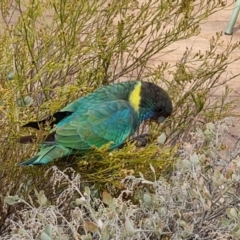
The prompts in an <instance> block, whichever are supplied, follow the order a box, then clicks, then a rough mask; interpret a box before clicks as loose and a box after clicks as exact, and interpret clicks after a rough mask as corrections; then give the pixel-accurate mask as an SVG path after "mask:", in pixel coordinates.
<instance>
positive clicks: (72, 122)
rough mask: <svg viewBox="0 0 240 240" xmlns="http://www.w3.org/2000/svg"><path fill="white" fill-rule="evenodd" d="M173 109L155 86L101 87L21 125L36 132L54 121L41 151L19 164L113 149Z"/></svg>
mask: <svg viewBox="0 0 240 240" xmlns="http://www.w3.org/2000/svg"><path fill="white" fill-rule="evenodd" d="M172 109H173V107H172V102H171V99H170V98H169V96H168V94H167V93H166V92H165V91H164V90H163V89H162V88H160V87H159V86H157V85H156V84H154V83H151V82H141V81H128V82H122V83H116V84H110V85H107V86H103V87H101V88H99V89H97V90H95V91H94V92H92V93H90V94H88V95H86V96H84V97H81V98H79V99H77V100H75V101H73V102H72V103H70V104H68V105H67V106H66V107H64V108H63V109H61V110H60V111H59V112H57V113H55V114H54V115H53V116H52V117H49V118H46V119H44V120H42V121H39V122H30V123H28V124H26V125H24V127H32V128H36V129H39V126H40V125H41V124H46V123H47V122H48V121H50V120H51V119H53V118H54V121H52V122H51V123H50V126H51V127H52V129H51V131H50V133H49V135H48V136H47V137H46V139H45V142H44V143H43V145H42V147H41V150H40V151H39V152H38V153H37V154H36V156H34V157H32V158H31V159H29V160H27V161H24V162H22V163H20V164H19V165H20V166H23V165H41V164H47V163H49V162H51V161H53V160H55V159H57V158H61V157H65V156H69V155H72V154H76V153H78V152H84V151H88V150H90V149H91V148H92V147H97V148H99V147H102V146H103V145H105V144H109V146H110V149H109V150H112V149H114V148H117V147H119V146H120V145H121V144H123V143H124V142H125V140H126V139H127V138H129V137H130V136H132V135H133V134H134V133H135V131H136V130H137V129H138V127H139V125H140V124H141V123H142V122H143V121H144V120H147V119H150V120H155V121H158V122H162V121H164V120H165V119H166V118H167V117H168V116H169V115H170V114H171V113H172ZM23 138H24V137H23ZM26 139H27V137H26ZM26 139H25V140H26ZM22 142H24V140H23V141H22Z"/></svg>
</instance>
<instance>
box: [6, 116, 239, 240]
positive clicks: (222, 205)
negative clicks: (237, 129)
mask: <svg viewBox="0 0 240 240" xmlns="http://www.w3.org/2000/svg"><path fill="white" fill-rule="evenodd" d="M232 121H233V119H232V118H225V119H223V120H221V121H217V122H216V123H212V122H209V123H207V125H206V126H205V127H204V128H202V129H201V128H198V129H196V131H195V132H192V133H191V135H192V139H191V142H182V144H181V148H180V150H179V158H178V160H177V161H176V164H175V165H174V169H173V173H172V174H171V177H170V179H169V180H167V179H166V178H164V177H157V173H156V171H155V169H154V168H153V166H152V165H149V168H150V170H151V172H152V175H153V176H154V178H153V179H152V180H149V179H146V178H145V177H144V175H143V174H142V173H140V176H139V177H135V176H133V175H130V176H127V177H126V178H124V179H123V180H122V184H123V186H124V189H123V190H122V192H121V193H120V194H119V196H117V197H112V196H111V195H110V194H109V193H108V192H107V191H103V193H102V196H101V200H100V199H99V198H92V195H94V193H93V192H92V191H91V190H90V188H88V187H85V189H82V190H81V184H82V178H81V176H80V175H79V174H78V173H76V172H75V171H74V170H73V169H70V168H68V169H65V170H64V171H61V170H59V169H58V168H57V167H56V166H54V167H52V168H51V169H49V170H48V172H47V173H46V177H48V176H49V173H50V172H52V174H51V179H50V182H51V187H52V194H57V193H56V191H59V189H58V186H59V185H61V184H63V183H64V184H66V186H65V187H64V189H62V190H61V192H59V193H58V194H57V198H56V199H55V201H54V202H51V203H50V202H49V200H48V199H47V197H46V195H45V193H44V191H43V190H40V191H37V190H36V189H35V190H34V191H35V195H34V198H36V200H34V199H33V198H32V197H31V196H30V195H29V196H27V197H26V198H22V196H20V195H19V196H16V195H15V196H7V197H5V206H6V205H7V204H8V205H14V206H16V208H17V206H18V205H24V208H23V209H21V210H20V211H16V212H15V213H14V214H13V215H12V216H11V217H10V218H8V219H7V223H8V226H9V228H10V229H11V232H10V233H8V234H6V235H5V236H2V238H1V239H3V240H5V239H6V240H7V239H41V240H46V239H104V240H108V239H127V240H128V239H129V240H130V239H176V240H179V239H199V240H201V239H219V240H220V239H239V238H240V213H239V204H240V200H239V180H240V164H239V154H240V141H239V139H240V138H238V139H235V140H234V141H233V145H231V146H229V139H230V138H232V135H231V132H230V131H229V129H230V128H231V127H232V124H233V123H232ZM227 145H228V147H226V146H227ZM126 196H131V197H133V198H134V199H135V200H134V202H135V203H134V202H133V201H131V200H127V201H126V200H125V199H126Z"/></svg>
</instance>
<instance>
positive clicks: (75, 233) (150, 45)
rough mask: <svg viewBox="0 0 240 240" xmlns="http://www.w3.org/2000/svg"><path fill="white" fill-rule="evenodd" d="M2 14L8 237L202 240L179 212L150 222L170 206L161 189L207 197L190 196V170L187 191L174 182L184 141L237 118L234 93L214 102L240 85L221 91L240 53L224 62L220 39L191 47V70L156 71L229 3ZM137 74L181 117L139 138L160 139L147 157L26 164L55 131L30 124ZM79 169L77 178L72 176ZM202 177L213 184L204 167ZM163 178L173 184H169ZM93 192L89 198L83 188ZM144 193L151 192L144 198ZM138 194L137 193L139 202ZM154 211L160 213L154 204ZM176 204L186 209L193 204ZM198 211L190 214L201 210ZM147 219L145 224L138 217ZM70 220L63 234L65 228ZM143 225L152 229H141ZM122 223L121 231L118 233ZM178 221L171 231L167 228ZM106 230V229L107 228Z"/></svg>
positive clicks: (130, 154) (0, 91) (2, 156)
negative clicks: (172, 49) (206, 126)
mask: <svg viewBox="0 0 240 240" xmlns="http://www.w3.org/2000/svg"><path fill="white" fill-rule="evenodd" d="M0 5H1V13H2V21H1V30H0V31H1V39H0V70H1V71H0V117H1V125H0V131H1V137H0V138H1V148H0V163H1V170H0V179H1V181H0V189H1V192H0V204H1V206H3V208H2V209H1V210H0V235H3V236H6V239H9V235H8V234H10V233H9V231H10V229H11V228H12V229H13V231H12V233H11V234H12V236H15V237H17V238H19V239H23V238H24V236H25V238H28V239H34V238H38V239H39V238H40V239H60V236H61V239H69V238H68V236H71V238H72V239H79V235H81V238H82V239H91V238H94V237H95V236H96V239H97V238H98V237H99V236H102V239H111V238H110V237H108V236H119V234H121V233H123V235H122V236H123V238H124V239H127V238H128V237H129V236H130V237H131V239H133V238H132V235H133V233H134V234H136V237H139V238H136V239H140V237H143V238H145V239H146V238H147V237H148V236H149V237H151V236H160V235H161V236H167V237H168V236H172V237H174V235H172V233H173V232H174V231H176V232H179V231H180V230H181V231H180V233H179V234H180V235H181V234H183V233H182V229H184V231H186V232H185V233H184V234H185V235H184V234H183V235H181V236H190V237H191V236H192V235H191V234H193V233H192V232H191V231H193V232H194V231H195V232H196V229H195V225H194V223H193V222H194V221H193V220H191V219H193V218H191V216H190V218H188V219H190V220H191V221H190V222H188V219H185V218H184V219H182V218H177V220H176V216H175V215H177V214H176V213H172V212H168V214H166V215H164V214H163V213H164V212H163V213H161V214H162V215H161V216H162V217H164V216H165V217H166V219H165V220H166V221H163V222H161V221H160V222H159V219H157V220H156V221H157V222H158V225H156V224H157V223H155V222H148V220H147V219H148V218H147V217H146V216H152V214H154V212H155V211H156V206H157V207H159V204H160V202H161V201H162V200H161V201H160V200H159V198H160V196H159V195H158V194H159V192H158V191H159V189H160V188H161V187H162V188H163V189H165V190H166V194H168V195H167V197H166V196H165V195H163V196H165V198H164V199H165V200H164V201H165V202H168V201H170V200H173V201H176V199H177V197H178V196H177V194H179V196H180V197H186V198H187V199H188V198H189V199H191V198H192V199H193V198H194V197H196V195H194V194H195V193H192V192H191V191H190V193H189V195H187V193H186V192H183V193H181V191H182V190H184V189H183V187H184V184H183V181H184V180H185V181H186V182H187V181H188V178H187V177H186V176H187V175H186V176H185V175H184V174H185V172H184V173H182V171H180V175H179V176H182V177H183V178H182V180H181V179H177V180H179V184H177V181H172V180H171V177H170V172H172V169H173V166H175V165H174V164H175V162H176V161H177V159H178V157H179V156H178V155H177V150H178V149H179V148H180V146H181V144H180V141H179V139H180V140H181V141H186V142H187V141H191V140H192V135H191V134H190V133H191V132H192V130H193V129H196V128H197V127H198V126H199V125H201V123H200V121H199V119H201V120H204V121H206V122H208V121H213V122H214V121H215V120H217V119H219V118H222V117H224V116H226V114H228V115H229V110H230V107H231V105H230V104H229V103H228V104H227V103H226V100H227V96H228V94H229V92H230V89H229V88H228V87H227V86H226V91H225V93H224V94H223V96H222V99H221V100H220V101H219V99H216V100H214V99H213V98H211V101H210V100H209V98H210V97H211V95H212V94H213V93H214V91H216V90H217V89H218V88H219V87H220V86H221V85H222V86H223V85H226V83H227V82H228V81H230V80H232V79H233V78H234V77H236V76H232V77H230V78H229V79H226V81H224V82H219V81H218V79H219V77H220V76H221V75H222V74H223V73H224V72H225V71H226V69H227V66H228V65H229V64H231V63H232V62H233V61H235V60H236V59H229V58H228V56H229V54H230V53H231V52H233V51H234V50H235V49H236V48H238V47H239V44H238V43H236V44H231V43H229V44H228V46H227V47H226V49H225V50H224V51H223V52H219V50H218V46H219V45H221V44H222V42H221V41H222V40H221V33H217V34H216V36H214V37H213V38H212V39H211V41H210V45H209V50H208V51H206V52H202V51H199V52H194V51H193V50H192V49H191V48H187V49H186V51H185V53H184V55H183V57H182V60H181V61H180V62H177V63H176V65H175V66H174V67H173V66H170V65H169V64H168V63H166V62H162V63H161V64H159V65H157V66H150V63H149V62H150V61H151V60H152V59H153V58H155V57H159V58H161V56H162V55H163V54H168V52H166V50H165V48H166V47H167V46H170V45H171V44H172V43H174V42H176V41H179V40H181V39H186V38H189V37H191V36H194V35H197V34H198V33H199V32H200V27H199V24H200V23H201V21H202V20H204V19H206V18H207V17H208V16H209V15H210V14H212V13H214V12H216V11H220V10H221V9H222V8H223V7H225V2H224V1H219V0H216V1H215V0H212V1H210V2H209V1H206V0H200V1H197V2H196V1H169V0H163V1H158V0H150V1H143V2H140V1H133V0H124V1H119V0H112V1H110V2H106V1H102V0H100V1H99V0H91V1H90V0H89V1H85V0H79V1H76V0H69V1H65V0H50V1H43V0H25V1H20V0H15V1H10V0H5V1H2V2H1V3H0ZM132 76H134V79H135V78H137V79H143V78H144V79H148V80H149V81H154V82H157V83H159V84H160V85H162V86H163V87H164V88H165V89H167V90H168V92H169V94H170V96H171V97H172V98H173V100H174V106H175V109H174V113H173V117H171V118H169V119H168V120H167V121H166V123H165V124H164V125H161V126H157V125H156V124H148V123H147V124H145V125H144V126H143V127H142V129H140V130H139V133H140V132H142V131H148V130H150V132H151V133H152V136H151V144H149V145H148V146H147V147H145V148H136V147H135V145H134V144H131V143H129V144H127V145H126V146H125V147H124V148H123V149H120V150H117V151H114V152H111V153H109V152H108V151H106V149H105V148H103V149H99V150H95V151H93V152H91V153H89V154H88V155H85V156H80V157H79V156H75V157H74V159H72V160H71V159H67V162H66V161H64V160H62V161H61V160H60V161H58V162H54V163H53V164H57V165H58V167H59V169H60V170H56V168H50V167H51V165H49V166H43V167H36V168H31V167H30V168H19V167H18V166H17V164H18V163H19V162H21V161H23V160H25V159H27V158H28V157H29V156H31V155H33V154H34V153H35V151H36V150H37V148H38V144H37V143H40V142H41V140H42V139H43V138H44V133H45V132H46V131H47V129H42V130H40V131H39V132H38V133H35V132H32V131H31V130H24V129H22V128H21V127H20V126H21V125H23V124H24V123H26V122H28V121H30V120H33V119H34V120H36V119H42V118H44V117H46V116H47V115H49V114H50V113H53V112H55V111H56V110H58V109H60V108H61V107H63V106H65V105H66V104H67V103H69V102H71V101H72V100H74V99H76V98H77V97H79V96H82V95H84V94H87V93H88V92H91V91H93V90H94V89H96V88H98V87H99V86H102V85H104V84H108V83H112V82H117V81H122V80H125V79H128V80H129V79H132V78H133V77H132ZM166 76H168V77H166ZM146 129H147V130H146ZM163 129H164V132H165V134H166V136H167V139H165V137H164V135H161V136H160V133H161V132H162V130H163ZM30 133H31V134H37V142H36V144H32V145H29V146H28V145H20V144H19V143H18V138H19V136H20V135H25V134H30ZM208 137H209V135H208ZM210 137H211V134H210ZM163 143H165V144H163ZM198 150H199V149H198ZM199 151H203V152H204V151H206V152H208V154H209V155H210V156H211V154H213V156H214V154H215V155H216V152H214V151H213V152H211V151H210V150H209V149H205V147H203V148H201V149H200V150H199ZM196 154H197V153H196ZM204 154H205V152H204ZM208 157H209V156H208ZM191 159H192V161H195V162H198V159H197V158H196V157H195V155H194V157H192V158H189V159H188V158H186V159H183V160H184V161H183V164H185V170H186V171H187V170H189V168H190V169H192V162H191ZM65 160H66V159H65ZM150 164H151V165H150ZM69 166H71V167H72V168H73V169H74V170H71V171H69V169H68V168H67V167H69ZM150 166H151V167H150ZM66 168H67V170H64V169H66ZM199 171H200V172H201V174H202V175H204V174H205V172H204V171H205V169H204V168H201V169H200V170H199ZM212 171H215V170H212ZM153 172H154V174H153ZM200 172H198V174H200ZM207 173H209V172H207ZM79 174H80V175H81V182H80V175H79ZM215 174H216V173H215ZM143 176H144V178H143ZM159 176H162V179H163V180H161V181H160V180H158V179H159ZM188 176H189V175H188ZM190 176H191V174H190ZM125 177H126V178H125ZM207 177H210V175H207ZM122 178H125V179H127V182H128V183H130V182H131V181H133V183H134V184H133V185H132V186H133V188H132V189H130V188H129V185H128V184H126V182H122V183H121V179H122ZM189 178H191V177H189ZM74 179H75V180H74ZM139 179H140V180H139ZM146 179H148V180H146ZM169 179H170V180H169ZM168 180H169V181H168ZM78 181H79V183H78ZM136 182H138V183H139V184H140V185H139V188H140V190H139V191H140V192H139V191H138V190H136V188H137V185H136V184H135V183H136ZM150 182H151V184H148V183H150ZM145 184H147V185H150V186H151V187H149V186H148V187H146V186H145ZM194 184H196V181H194V179H193V180H192V182H190V183H189V188H188V189H191V188H194V186H195V185H194ZM80 185H81V186H80ZM88 186H89V189H90V192H91V194H93V192H94V194H95V195H94V194H93V196H94V197H96V196H98V195H99V194H100V195H101V193H102V191H103V189H106V188H107V189H108V192H109V193H110V195H111V196H112V198H111V197H109V195H107V194H106V193H105V192H103V195H104V196H105V197H103V199H102V201H103V202H98V204H99V205H97V206H98V208H101V211H99V212H93V211H95V210H93V209H94V208H93V206H92V205H91V204H92V203H91V201H90V199H89V194H88V192H89V191H87V187H88ZM172 186H173V188H172ZM174 186H175V187H174ZM84 187H85V190H82V188H84ZM126 188H127V190H125V189H126ZM141 188H144V189H145V190H146V191H147V192H145V193H143V192H141ZM53 189H54V191H53ZM173 190H174V191H175V190H176V194H175V195H174V197H175V198H174V199H173V198H171V196H170V192H171V191H173ZM82 192H83V193H85V194H82ZM95 192H97V193H95ZM120 192H122V193H120ZM129 193H131V194H132V195H131V196H129ZM171 193H172V192H171ZM185 193H186V194H185ZM119 194H120V195H119ZM144 194H145V195H144ZM161 194H162V193H161ZM184 194H185V195H184ZM123 195H124V196H123ZM11 196H13V197H11ZM216 196H218V195H216ZM6 197H7V198H6ZM198 197H199V199H201V197H200V196H198ZM224 197H225V196H224ZM125 198H127V199H128V200H129V201H130V200H131V201H132V202H128V201H126V199H125ZM4 199H5V203H4ZM139 199H140V200H141V201H140V200H139ZM224 199H225V198H224ZM19 201H20V202H19ZM95 201H96V202H97V201H100V200H99V199H96V200H95ZM212 201H214V200H212ZM225 201H226V202H228V201H229V200H228V199H226V200H225ZM153 202H154V204H155V203H156V206H155V205H154V206H152V203H153ZM6 203H8V204H6ZM103 203H104V204H105V205H108V206H105V205H103ZM133 203H134V204H136V205H134V204H133ZM190 203H191V202H190ZM96 204H97V203H96ZM117 204H119V206H118V207H117V206H116V205H117ZM128 204H130V205H128ZM75 205H76V206H80V207H79V208H77V207H76V206H75ZM110 205H114V206H110ZM82 206H84V207H82ZM174 206H176V208H178V207H181V208H183V207H185V208H186V209H187V206H188V205H187V204H183V205H181V206H180V205H178V204H176V205H174ZM189 206H190V208H191V207H192V208H191V210H192V209H195V207H196V206H195V205H191V204H190V205H189ZM214 206H216V204H215V205H214ZM138 207H140V209H141V210H139V209H138ZM235 207H236V206H235V205H234V206H231V207H229V208H228V210H227V214H228V216H233V218H231V217H229V219H226V218H225V219H223V222H225V223H229V222H230V223H231V224H232V223H233V222H234V221H235V218H236V216H237V217H238V215H236V214H238V211H237V213H235V211H234V209H233V208H235ZM113 208H115V210H114V211H113V210H112V209H113ZM216 209H217V208H216ZM128 210H129V213H128ZM165 210H166V211H170V210H169V209H164V211H165ZM187 210H188V209H187ZM187 210H186V211H187ZM83 211H85V212H83ZM148 211H149V212H148ZM159 211H160V210H159ZM176 211H177V210H176ZM173 212H174V211H173ZM180 212H181V211H180ZM70 213H72V214H73V215H71V214H70ZM127 213H128V215H127ZM138 213H140V217H141V220H139V219H133V218H134V216H135V215H136V214H138ZM84 214H85V215H84ZM96 214H97V215H96ZM101 214H103V216H104V217H106V218H104V219H102V220H101V221H102V222H101V221H100V220H99V219H100V218H101V216H100V215H101ZM114 214H115V215H114ZM124 214H125V215H124ZM134 214H135V215H134ZM148 214H149V215H148ZM171 214H172V215H171ZM216 214H217V213H216ZM173 215H174V216H173ZM202 215H203V214H202ZM116 216H117V217H116ZM136 216H137V215H136ZM144 216H145V217H144ZM197 216H198V215H197ZM216 216H217V215H216ZM19 217H20V218H22V219H23V222H22V224H23V225H22V226H20V228H19V226H17V224H16V219H17V218H19ZM115 217H116V218H115ZM59 218H60V219H61V221H62V222H63V224H62V225H61V224H60V223H59V222H58V220H59ZM105 219H108V221H105ZM35 220H36V225H34V227H32V225H31V222H32V223H33V222H34V221H35ZM210 220H211V218H210ZM137 221H139V224H140V225H141V224H142V225H141V226H140V225H137V223H136V222H137ZM153 221H155V220H153ZM109 222H110V223H109ZM118 222H120V226H119V228H118V227H116V225H117V223H118ZM167 223H168V224H169V226H166V225H165V224H167ZM34 224H35V222H34ZM74 224H77V225H78V226H79V228H76V225H74ZM101 224H103V225H104V226H103V227H101ZM154 224H155V227H153V225H154ZM159 224H160V225H159ZM174 226H175V227H174ZM229 226H230V225H229ZM232 226H233V225H231V227H229V228H228V230H229V231H232V232H233V234H235V235H237V234H238V232H239V226H238V225H237V224H236V225H234V227H235V228H234V229H233V228H232ZM115 228H116V229H115ZM156 228H157V230H156ZM24 229H27V230H26V231H25V230H24ZM114 229H115V230H114ZM123 229H124V231H123ZM142 229H144V230H142ZM159 229H160V230H161V231H160V230H159ZM31 231H32V232H31ZM114 231H117V232H114ZM156 231H157V232H156ZM199 231H200V230H199ZM30 232H31V233H30ZM89 233H92V234H93V235H94V236H93V237H92V236H91V235H90V234H89ZM200 233H201V232H200ZM26 234H29V235H26ZM114 234H115V235H114ZM148 234H150V235H148ZM151 234H152V235H151ZM156 234H157V235H156ZM66 235H67V236H66ZM180 235H179V236H180ZM169 238H170V237H169ZM3 239H4V238H3ZM172 239H174V238H172ZM175 239H176V238H175ZM178 239H180V238H178Z"/></svg>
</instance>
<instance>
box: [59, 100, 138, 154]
mask: <svg viewBox="0 0 240 240" xmlns="http://www.w3.org/2000/svg"><path fill="white" fill-rule="evenodd" d="M138 126H139V120H138V116H137V114H136V112H135V111H134V110H133V109H132V107H130V105H129V104H128V102H127V101H124V100H118V101H112V102H108V103H104V104H101V105H99V106H96V105H95V107H94V108H90V109H88V110H87V111H86V112H85V113H82V114H81V115H79V114H78V113H74V114H73V115H72V116H71V117H70V118H69V119H68V120H67V122H66V123H65V124H61V126H60V127H59V128H58V127H57V128H56V135H55V139H56V143H57V144H60V145H62V146H64V147H68V148H73V149H78V150H87V149H89V148H91V147H93V146H95V147H101V146H103V145H104V144H107V143H110V142H113V144H112V145H111V148H114V147H117V146H119V145H120V144H122V143H123V142H124V141H125V140H126V139H127V138H128V137H129V136H131V135H132V134H133V133H134V132H135V131H136V128H137V127H138Z"/></svg>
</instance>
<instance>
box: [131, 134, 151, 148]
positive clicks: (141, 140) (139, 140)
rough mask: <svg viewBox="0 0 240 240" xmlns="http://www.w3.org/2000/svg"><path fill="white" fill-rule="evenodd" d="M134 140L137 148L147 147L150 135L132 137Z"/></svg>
mask: <svg viewBox="0 0 240 240" xmlns="http://www.w3.org/2000/svg"><path fill="white" fill-rule="evenodd" d="M132 140H133V141H134V142H135V145H136V147H145V146H146V145H147V144H148V142H149V140H150V134H149V133H144V134H141V135H138V136H136V137H132Z"/></svg>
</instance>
